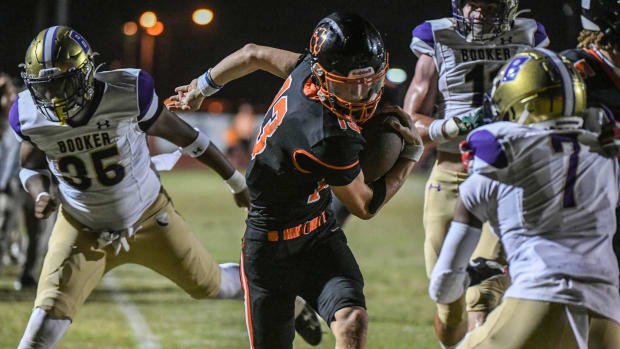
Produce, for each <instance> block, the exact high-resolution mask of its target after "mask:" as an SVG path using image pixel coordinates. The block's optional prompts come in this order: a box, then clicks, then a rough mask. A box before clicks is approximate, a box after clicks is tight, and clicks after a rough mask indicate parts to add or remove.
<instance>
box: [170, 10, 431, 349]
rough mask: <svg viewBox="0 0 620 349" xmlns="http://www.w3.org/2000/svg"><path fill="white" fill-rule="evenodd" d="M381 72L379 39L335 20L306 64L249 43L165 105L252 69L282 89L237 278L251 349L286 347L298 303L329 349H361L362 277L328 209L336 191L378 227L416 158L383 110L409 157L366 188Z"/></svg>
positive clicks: (261, 148)
mask: <svg viewBox="0 0 620 349" xmlns="http://www.w3.org/2000/svg"><path fill="white" fill-rule="evenodd" d="M343 38H347V39H346V40H344V39H343ZM351 52H355V54H351ZM387 67H388V61H387V52H386V51H385V49H384V46H383V40H382V38H381V35H380V34H379V32H378V31H377V29H376V28H374V26H373V25H372V24H370V23H369V22H368V21H367V20H365V19H363V18H361V17H359V16H358V15H355V14H343V13H334V14H331V15H330V16H328V17H326V18H324V19H323V20H321V21H320V22H319V24H318V25H317V26H316V27H315V29H314V31H313V35H312V37H311V39H310V45H309V53H308V54H303V55H300V54H298V53H292V52H288V51H282V50H279V49H274V48H270V47H264V46H258V45H253V44H249V45H246V46H245V47H243V48H242V49H240V50H239V51H237V52H235V53H233V54H231V55H230V56H228V57H226V58H224V59H223V60H222V61H221V62H220V63H218V64H217V65H215V66H214V67H213V68H211V69H209V70H207V71H206V72H205V73H204V74H202V75H201V76H200V77H198V78H197V79H194V81H192V83H190V84H188V85H185V86H181V87H179V88H177V92H178V95H177V96H173V97H172V98H171V100H172V104H171V107H173V108H180V109H195V108H197V106H198V105H199V104H200V102H201V101H202V99H203V98H204V97H206V96H209V95H211V94H213V93H215V92H217V91H218V90H219V89H220V88H221V87H222V86H223V85H224V84H226V83H229V82H230V81H232V80H234V79H236V78H238V77H241V76H243V75H245V74H249V73H251V72H253V71H255V70H257V69H262V70H265V71H268V72H271V73H273V74H274V75H277V76H279V77H282V78H286V80H285V81H284V84H283V86H282V88H281V89H280V91H279V92H278V93H277V95H276V97H275V99H274V102H273V104H272V106H271V107H270V108H269V110H268V111H267V114H266V115H265V118H264V120H263V124H262V127H261V130H260V131H259V134H258V136H257V140H256V142H255V145H254V151H253V153H252V160H251V161H250V165H249V167H248V173H247V178H248V186H249V188H250V193H251V208H250V211H249V215H248V219H247V220H246V223H247V227H246V231H245V235H244V241H245V243H244V245H243V253H242V266H243V268H242V271H241V272H242V276H243V280H244V285H247V287H246V288H244V290H245V296H246V307H247V308H246V317H247V319H248V321H247V323H248V332H249V333H250V343H251V346H252V348H289V347H290V345H291V343H292V337H291V329H290V315H291V313H290V302H289V300H290V299H291V295H292V294H295V293H296V292H298V293H299V294H300V295H302V296H303V297H304V298H305V299H306V300H307V301H308V302H309V303H310V304H311V305H312V306H313V307H316V309H317V311H318V312H319V314H320V315H321V316H322V317H323V319H325V321H326V322H327V323H328V325H329V326H330V328H331V329H332V332H333V333H334V335H335V337H336V347H338V348H340V347H342V348H345V347H346V348H364V347H365V343H366V330H367V321H368V317H367V313H366V309H365V308H366V306H365V298H364V295H363V277H362V275H361V271H360V270H359V266H358V265H357V262H356V261H355V258H354V256H353V253H352V252H351V250H350V249H349V247H348V246H347V243H346V238H345V237H344V232H343V231H342V229H341V228H340V227H339V226H338V224H337V223H336V221H335V218H334V215H333V213H332V212H331V210H330V209H329V202H330V197H331V196H332V195H333V194H332V192H333V193H334V194H335V195H336V196H337V197H338V198H339V199H340V200H341V201H342V202H343V203H344V205H345V206H346V207H347V209H348V210H349V211H350V212H352V213H353V214H354V215H356V216H358V217H360V218H362V219H369V218H371V217H373V216H374V215H376V214H377V212H378V210H379V209H380V208H381V206H383V204H385V202H387V201H388V200H389V199H390V198H391V197H392V196H393V195H394V193H396V191H397V190H398V189H399V188H400V187H401V186H402V184H403V183H404V181H405V179H406V177H407V175H408V174H409V173H410V171H411V170H412V168H413V164H414V163H415V161H417V159H418V158H419V156H420V155H421V154H420V153H421V149H422V146H421V139H420V138H419V136H418V135H417V133H416V131H415V129H414V128H413V125H412V124H411V123H410V121H409V120H410V116H409V115H408V114H407V113H405V112H404V111H403V110H402V109H400V108H398V107H391V108H387V109H384V112H387V113H391V114H394V115H395V116H396V117H397V120H398V121H394V122H393V123H392V124H391V127H393V128H394V129H395V130H396V132H398V133H399V134H400V135H401V137H402V138H403V139H404V141H405V146H404V149H403V151H402V152H401V153H400V158H399V160H397V162H396V164H395V165H394V166H393V167H392V168H391V169H390V170H389V171H388V172H387V173H386V174H385V175H384V176H383V177H382V178H380V179H379V180H377V181H375V182H373V183H370V184H368V185H367V184H365V182H364V174H363V172H362V171H361V169H360V166H359V152H360V150H361V149H362V148H363V146H364V143H365V142H364V139H363V137H362V135H361V132H360V129H359V126H358V124H361V123H363V122H364V121H366V120H368V119H369V118H370V117H372V115H373V114H374V112H375V109H376V106H377V104H378V102H379V100H380V98H381V95H382V90H383V83H384V78H385V73H386V71H387ZM302 125H303V127H302ZM274 182H275V183H274ZM282 187H284V188H286V189H285V190H283V189H282ZM330 188H331V191H330ZM282 203H285V205H283V204H282ZM302 232H303V233H302ZM279 260H286V261H287V262H286V263H285V264H282V263H279V262H277V261H279ZM309 270H313V271H312V272H309ZM274 280H278V282H277V283H275V282H274ZM280 280H284V281H280ZM246 283H247V284H246ZM273 314H280V316H273Z"/></svg>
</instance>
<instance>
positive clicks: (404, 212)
mask: <svg viewBox="0 0 620 349" xmlns="http://www.w3.org/2000/svg"><path fill="white" fill-rule="evenodd" d="M162 179H163V182H164V185H165V187H166V189H167V190H168V192H169V193H170V195H171V196H172V198H173V200H174V202H175V205H176V207H177V209H178V210H179V211H180V212H181V213H182V214H183V216H184V217H185V218H186V219H187V220H188V221H189V223H190V226H191V227H192V229H193V232H194V233H195V234H196V235H197V236H198V237H199V239H200V240H201V242H202V243H203V244H204V246H206V248H207V249H208V250H209V251H210V252H211V254H212V255H213V256H214V257H215V258H216V260H217V261H218V262H236V261H238V260H239V251H240V243H241V241H240V240H241V236H242V234H243V230H244V219H245V212H244V211H243V210H240V209H238V208H236V207H235V206H234V203H233V201H232V198H231V196H230V193H229V192H228V189H227V188H226V187H225V185H224V183H222V181H221V180H220V179H219V178H218V177H217V176H215V175H214V174H213V173H211V172H205V171H176V172H172V173H165V174H164V175H163V178H162ZM423 185H424V178H422V177H417V176H413V177H411V178H410V179H409V180H408V182H407V184H406V185H405V187H404V188H402V189H401V191H400V192H399V193H398V194H397V195H396V196H395V197H394V198H393V199H392V201H391V202H390V203H389V204H388V205H387V206H386V207H385V208H384V209H383V210H382V211H381V212H380V214H379V215H378V216H377V217H375V218H373V219H372V220H370V221H361V220H359V219H356V218H354V219H351V221H350V222H349V223H348V225H347V226H346V227H345V231H346V232H347V236H348V239H349V243H350V246H351V248H352V250H353V252H354V253H355V256H356V257H357V260H358V262H359V264H360V267H361V269H362V272H363V274H364V277H365V281H366V287H365V293H366V301H367V306H368V313H369V316H370V326H369V333H368V348H389V349H397V348H413V349H426V348H438V344H437V342H436V340H435V339H434V334H433V330H432V316H433V312H434V305H433V304H432V302H431V301H430V299H429V298H428V295H427V291H426V290H427V285H428V281H427V279H426V275H425V271H424V257H423V241H424V233H423V229H422V207H423ZM111 274H112V275H113V279H114V280H108V281H107V282H104V283H102V284H101V285H100V286H99V288H97V289H96V290H95V292H94V293H93V294H92V295H91V296H90V298H89V299H88V301H87V303H86V304H85V305H84V307H83V308H82V309H81V310H80V312H79V313H78V315H77V317H76V319H75V321H74V323H73V324H72V325H71V326H70V328H69V331H68V332H67V335H66V336H65V337H64V338H63V339H62V341H61V342H60V344H59V348H72V349H73V348H75V349H77V348H80V349H82V348H97V349H102V348H115V349H124V348H141V346H140V340H139V339H138V338H139V337H140V336H143V335H144V334H143V333H142V334H141V333H139V334H138V336H137V335H136V334H134V331H133V330H132V327H131V326H130V322H129V321H128V319H127V318H126V317H125V315H124V313H123V310H126V309H127V308H130V307H131V306H132V305H133V306H135V307H136V308H137V310H138V311H139V313H140V314H141V315H142V317H143V318H144V319H145V320H146V323H147V325H148V327H149V328H150V330H151V332H152V333H153V334H154V335H155V336H156V337H157V340H158V341H159V343H160V345H161V347H162V348H247V347H248V340H247V332H246V329H245V320H244V314H243V303H242V302H239V301H232V300H226V301H222V300H202V301H198V300H193V299H192V298H190V297H189V296H188V295H186V294H185V293H183V291H182V290H181V289H179V288H177V287H176V286H175V285H174V284H173V283H172V282H170V281H168V280H167V279H165V278H164V277H162V276H160V275H158V274H156V273H154V272H152V271H150V270H148V269H146V268H143V267H140V266H135V265H125V266H122V267H120V268H117V269H115V270H114V271H113V272H112V273H111ZM16 275H17V268H16V267H7V268H4V269H3V271H2V274H0V348H2V349H4V348H15V347H17V343H18V342H19V339H20V338H21V335H22V333H23V330H24V328H25V326H26V323H27V321H28V317H29V315H30V311H31V307H32V302H33V300H34V292H20V293H18V292H16V291H14V290H13V288H12V283H13V281H14V280H15V278H16ZM111 281H115V282H116V283H118V284H119V285H120V288H118V289H117V288H115V287H114V286H111V284H112V285H113V282H111ZM143 347H144V346H143ZM333 347H334V338H333V336H332V335H331V333H330V332H329V331H328V329H327V326H326V325H325V324H324V339H323V342H322V343H321V345H320V346H318V347H316V348H333ZM295 348H311V347H310V346H308V345H307V344H305V343H304V342H303V341H302V340H301V339H300V338H297V339H296V340H295Z"/></svg>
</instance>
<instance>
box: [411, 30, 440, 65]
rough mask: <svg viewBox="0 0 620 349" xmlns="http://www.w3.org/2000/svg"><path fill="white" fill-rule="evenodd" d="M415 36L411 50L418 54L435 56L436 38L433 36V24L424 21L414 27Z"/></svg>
mask: <svg viewBox="0 0 620 349" xmlns="http://www.w3.org/2000/svg"><path fill="white" fill-rule="evenodd" d="M412 34H413V38H412V39H411V45H409V48H411V51H412V52H413V53H415V55H416V56H418V57H420V55H422V54H426V55H429V56H431V57H434V56H435V38H434V36H433V26H432V25H431V24H430V23H429V22H424V23H422V24H420V25H418V26H417V27H415V29H413V33H412Z"/></svg>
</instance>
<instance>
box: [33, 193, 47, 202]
mask: <svg viewBox="0 0 620 349" xmlns="http://www.w3.org/2000/svg"><path fill="white" fill-rule="evenodd" d="M44 195H47V196H49V197H51V195H50V193H48V192H46V191H42V192H40V193H39V195H37V198H36V199H34V202H35V203H37V202H38V201H39V199H40V198H41V196H44Z"/></svg>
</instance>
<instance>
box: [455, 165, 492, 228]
mask: <svg viewBox="0 0 620 349" xmlns="http://www.w3.org/2000/svg"><path fill="white" fill-rule="evenodd" d="M496 189H497V182H496V181H494V180H492V179H491V178H489V177H486V176H484V175H482V174H480V173H473V174H471V175H470V176H469V177H467V179H466V180H465V182H463V184H461V185H459V196H460V198H461V200H462V201H463V204H464V205H465V207H466V208H467V210H468V211H469V212H471V213H472V214H473V215H474V216H476V218H478V220H480V221H481V222H486V221H488V220H489V210H490V209H491V206H490V205H492V203H493V201H494V194H495V192H496Z"/></svg>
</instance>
